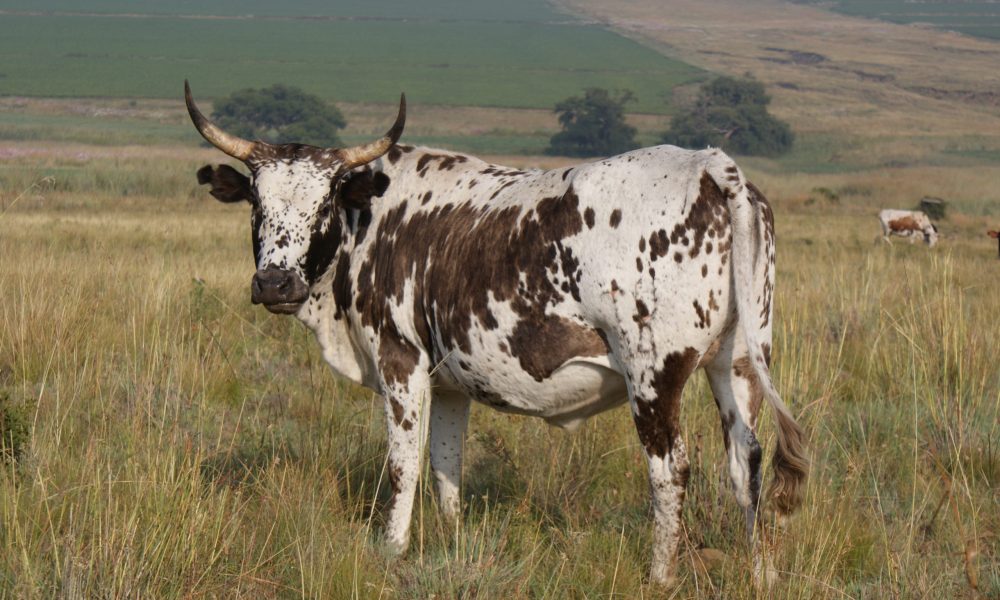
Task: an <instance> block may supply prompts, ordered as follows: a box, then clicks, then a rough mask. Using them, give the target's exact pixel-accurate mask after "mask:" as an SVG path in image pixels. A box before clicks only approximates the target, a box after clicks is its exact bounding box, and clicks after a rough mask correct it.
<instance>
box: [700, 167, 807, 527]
mask: <svg viewBox="0 0 1000 600" xmlns="http://www.w3.org/2000/svg"><path fill="white" fill-rule="evenodd" d="M713 152H714V153H713V154H712V156H711V159H710V161H709V167H708V169H707V171H708V174H709V175H710V176H711V177H712V179H714V180H715V183H716V184H717V185H718V186H719V189H721V190H722V193H723V194H724V195H725V197H726V199H727V203H728V205H729V214H730V219H731V226H732V230H733V247H732V253H731V255H730V256H731V260H732V263H733V278H734V280H735V285H736V290H735V291H736V307H737V315H738V317H739V323H740V328H741V329H742V330H743V333H744V335H745V336H746V345H747V351H748V353H749V356H748V358H749V360H750V364H752V365H753V369H754V372H755V374H756V375H757V382H758V383H759V385H760V387H761V392H762V393H763V395H764V397H765V398H767V402H768V404H770V405H771V412H772V414H773V415H774V419H775V423H776V425H777V432H778V445H777V448H775V450H774V459H773V461H772V469H773V471H774V477H773V479H772V480H771V484H770V487H769V488H768V495H769V496H770V498H771V503H772V506H773V507H774V508H775V509H777V510H778V511H779V512H780V513H784V514H788V513H791V512H793V511H794V510H795V509H796V508H798V506H799V504H801V501H802V494H803V491H804V488H805V481H806V475H807V473H808V471H809V459H808V457H807V456H806V436H805V432H804V431H803V430H802V427H800V426H799V424H798V423H797V422H796V421H795V417H793V416H792V413H791V412H790V411H789V410H788V407H787V406H785V403H784V402H782V400H781V397H780V396H779V395H778V391H777V390H776V389H775V388H774V383H773V382H772V381H771V373H770V371H769V369H768V364H767V360H766V359H765V358H764V352H763V348H762V347H761V342H760V340H759V339H758V332H759V331H760V330H761V328H762V319H763V317H764V315H763V314H762V312H761V311H760V310H757V309H755V307H754V300H753V298H754V293H753V289H754V288H755V281H754V279H755V278H754V265H755V264H756V263H757V262H758V261H767V260H769V257H768V256H767V252H766V249H765V244H764V241H763V240H761V239H756V238H758V236H760V235H762V232H763V229H764V225H763V223H759V222H758V221H757V220H758V219H760V217H759V216H758V214H757V209H756V208H755V207H754V205H753V203H752V202H751V199H750V194H751V190H750V189H749V187H748V184H747V180H746V178H744V176H743V173H742V171H740V169H739V167H737V166H736V164H735V163H734V162H733V161H732V159H730V158H729V157H727V156H726V155H725V154H723V153H722V152H719V151H713ZM764 264H766V263H764ZM771 276H772V277H773V274H772V275H771ZM768 318H769V316H768Z"/></svg>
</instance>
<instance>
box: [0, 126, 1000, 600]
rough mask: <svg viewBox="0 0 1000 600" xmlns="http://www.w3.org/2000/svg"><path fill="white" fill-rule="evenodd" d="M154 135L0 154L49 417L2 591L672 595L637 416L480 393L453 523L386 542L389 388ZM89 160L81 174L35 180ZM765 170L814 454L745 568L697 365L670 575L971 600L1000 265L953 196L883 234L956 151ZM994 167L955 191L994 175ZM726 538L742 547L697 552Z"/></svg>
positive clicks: (0, 371) (782, 330) (695, 581)
mask: <svg viewBox="0 0 1000 600" xmlns="http://www.w3.org/2000/svg"><path fill="white" fill-rule="evenodd" d="M13 147H21V146H18V145H14V146H13ZM32 147H35V146H32ZM149 150H150V153H149V154H148V155H145V156H143V157H142V158H138V157H135V156H134V155H130V154H129V153H128V152H127V150H125V149H117V148H109V147H100V146H97V147H94V146H91V147H88V146H78V147H74V148H60V147H59V146H52V147H49V148H48V149H47V151H45V152H36V153H35V154H29V153H22V154H21V155H19V156H11V155H9V156H8V158H7V159H6V160H7V163H8V165H9V166H10V167H12V168H11V169H7V170H5V171H4V173H5V177H6V178H7V179H6V182H7V185H5V187H4V189H3V191H0V255H2V256H3V257H4V268H3V269H0V289H3V290H4V292H3V295H4V301H3V303H0V395H2V396H3V398H4V405H5V408H6V410H7V412H8V414H12V415H15V416H17V415H20V417H21V419H22V421H23V422H26V423H28V424H30V427H29V431H30V435H29V436H28V439H27V442H26V443H25V445H24V453H23V455H22V456H21V457H20V459H19V460H18V461H17V462H8V463H6V465H5V467H4V468H3V470H2V473H0V595H3V596H6V597H12V598H13V597H17V598H45V597H53V596H58V595H63V596H66V597H94V596H103V597H181V596H183V597H214V596H223V597H274V598H279V597H300V596H304V597H317V598H329V597H337V598H340V597H345V598H346V597H362V598H369V597H370V598H377V597H382V598H386V597H393V598H414V597H430V596H432V595H435V594H436V595H437V597H444V598H451V597H466V598H474V597H481V598H496V597H517V598H520V597H536V598H566V597H570V598H573V597H576V598H583V597H588V598H589V597H622V598H638V597H660V596H662V595H664V594H662V593H661V592H659V591H657V590H654V589H651V588H649V587H648V586H646V584H644V583H643V581H644V579H643V578H644V575H645V573H646V570H647V568H648V555H647V548H648V544H649V528H648V524H649V517H648V503H647V491H646V480H645V477H646V476H645V465H644V462H643V461H644V459H643V457H642V454H641V448H640V447H639V444H638V443H637V441H636V437H635V433H634V430H633V427H632V425H631V421H630V419H629V416H628V414H627V411H625V410H616V411H613V412H611V413H608V414H606V415H602V416H601V417H599V418H597V419H595V420H593V421H592V422H590V423H588V424H587V425H585V427H584V429H583V430H582V431H581V432H578V433H577V434H574V435H567V434H564V433H562V432H558V431H552V430H550V429H548V428H546V426H545V425H544V424H543V423H542V422H541V421H536V420H529V419H523V418H518V417H511V416H505V415H501V414H499V413H496V412H493V411H490V410H487V409H480V408H479V407H477V408H476V409H475V410H474V412H473V423H472V426H471V430H470V431H471V436H470V438H469V440H468V441H467V451H468V452H469V457H470V458H469V463H468V465H467V469H466V476H465V482H464V492H463V497H464V501H465V504H466V508H465V512H464V521H463V522H464V524H463V526H462V528H461V529H459V530H457V531H449V530H448V529H447V528H446V527H445V526H444V525H443V524H442V523H441V522H440V521H439V520H438V516H437V512H436V510H435V508H434V506H433V505H434V500H433V497H432V495H431V494H430V492H429V490H423V491H421V493H420V508H419V510H418V511H417V517H416V519H417V520H416V522H415V532H414V536H415V538H414V548H413V550H412V551H411V553H410V554H409V555H408V556H407V557H406V558H405V559H403V560H401V561H389V560H387V559H386V558H385V557H384V555H383V554H382V553H381V550H380V546H379V542H378V540H379V535H380V532H381V522H382V521H381V519H382V518H383V515H384V503H385V501H386V500H387V482H386V478H385V473H384V427H383V418H384V417H383V416H382V414H381V402H380V401H379V400H378V399H377V398H376V397H374V396H373V395H372V394H371V393H370V392H367V391H364V390H362V389H360V388H355V387H352V386H349V385H345V384H344V383H342V382H340V381H338V380H337V379H335V378H334V377H333V376H331V375H330V373H329V372H328V370H327V369H326V367H325V366H324V364H323V362H322V360H321V357H320V356H319V353H318V351H317V348H316V345H315V343H314V342H313V341H312V339H311V337H310V335H309V334H307V332H306V331H305V330H304V329H303V328H302V327H301V326H299V325H297V324H296V323H295V322H293V321H292V320H291V319H287V318H278V317H274V316H271V315H269V314H268V313H266V312H264V311H263V310H261V309H259V307H252V306H251V305H250V304H249V302H248V301H247V281H248V278H249V276H250V274H251V273H252V270H253V266H252V264H251V261H250V250H249V232H248V227H247V215H246V214H245V213H246V211H245V210H244V209H243V208H241V207H232V206H224V205H221V204H219V203H216V202H214V201H212V200H210V199H208V198H207V197H206V196H205V194H204V192H203V190H198V189H196V187H195V185H194V183H193V181H192V178H191V173H192V172H193V171H194V169H195V168H197V167H198V166H200V164H202V163H203V162H204V161H205V160H208V159H210V158H215V156H214V151H211V150H192V151H191V152H178V151H176V150H171V149H169V148H166V149H164V148H161V149H155V148H154V149H149ZM83 152H92V153H93V154H91V155H89V156H83V155H82V154H81V153H83ZM526 160H528V159H521V162H522V163H525V161H526ZM74 161H84V162H83V165H85V168H80V169H78V170H77V175H76V176H71V177H67V176H66V175H58V174H57V175H55V176H54V179H53V180H46V181H42V182H40V183H39V184H38V185H36V186H34V187H28V185H27V184H29V183H30V181H31V180H32V178H35V177H38V176H41V175H43V174H45V173H48V172H50V171H49V170H51V169H53V168H57V167H71V166H73V164H74ZM529 162H530V161H529ZM75 164H76V166H80V167H82V166H83V165H81V164H80V163H79V162H76V163H75ZM761 166H767V165H761ZM14 172H16V173H19V175H18V177H19V178H21V179H16V180H15V179H14V178H13V175H12V173H14ZM751 175H752V176H753V177H754V179H756V180H757V181H758V182H759V183H760V185H761V186H762V187H763V188H764V189H765V190H768V193H769V195H770V196H771V197H772V199H773V200H774V204H775V207H776V213H777V218H778V235H779V238H778V239H779V280H778V281H779V283H778V292H777V293H778V296H777V306H778V315H777V318H776V323H777V324H778V328H777V330H776V339H775V348H776V355H777V357H778V358H777V366H776V376H777V381H778V386H779V388H780V389H781V390H782V391H783V393H784V395H785V397H786V398H787V399H788V401H789V402H790V403H791V405H792V406H793V408H794V410H795V412H796V413H798V414H799V415H801V417H802V421H803V422H804V423H805V425H806V427H807V429H808V430H809V432H810V437H811V440H812V450H811V451H812V455H813V458H814V463H815V470H814V474H813V477H812V479H811V480H810V484H809V491H808V497H807V501H806V504H805V509H804V511H803V512H802V513H801V514H800V515H799V516H798V517H796V519H795V520H793V521H792V522H791V523H790V525H789V526H788V528H787V531H786V533H785V534H784V536H783V538H782V539H783V540H784V541H782V542H781V543H779V544H777V545H775V546H774V547H773V548H772V552H773V553H774V559H775V562H776V564H777V566H778V568H779V569H780V570H781V571H782V573H783V576H782V580H781V582H780V583H779V584H778V586H777V587H776V588H775V589H774V590H772V591H771V592H769V593H765V592H763V591H754V589H753V587H752V586H750V585H749V570H748V565H747V561H746V559H745V556H744V555H745V548H744V546H743V542H742V541H741V536H740V535H739V530H740V524H739V523H740V519H741V517H740V516H739V512H738V509H737V507H736V505H735V503H734V502H733V501H732V500H731V497H730V495H729V494H728V492H727V490H726V487H725V484H724V483H723V479H724V463H723V460H722V456H723V450H722V443H721V439H720V436H719V435H718V417H717V415H716V411H715V409H714V405H713V403H712V401H711V397H710V395H709V393H708V390H707V386H706V384H705V382H704V380H703V378H702V377H701V376H700V375H699V376H698V377H696V378H695V380H694V381H693V382H692V385H691V386H690V388H689V389H688V390H687V392H686V394H685V399H684V408H683V426H684V431H685V437H686V441H687V443H688V446H689V448H691V449H692V455H693V461H692V462H693V476H692V479H691V486H690V488H689V502H688V504H687V509H686V513H685V522H686V530H685V531H686V533H685V541H684V545H683V550H682V556H681V569H682V582H681V584H680V587H679V588H677V589H676V590H674V591H673V592H672V593H671V594H666V596H667V597H681V598H683V597H726V598H733V597H770V598H803V597H808V598H820V597H831V598H833V597H837V598H842V597H853V598H874V597H885V596H886V595H893V596H896V597H926V598H955V597H961V596H962V595H963V594H966V593H967V590H968V589H969V586H968V583H967V581H966V575H965V569H966V562H965V561H964V559H963V553H964V551H965V549H966V548H967V547H968V548H972V549H975V550H976V552H977V553H978V555H977V559H976V561H975V562H971V563H969V564H970V566H969V568H970V569H972V572H973V573H974V574H975V576H976V577H977V581H978V585H979V587H980V589H981V590H982V591H983V592H984V593H985V594H987V595H989V594H997V593H1000V561H998V556H1000V538H998V537H997V534H998V532H1000V512H998V511H997V510H996V503H997V490H998V483H1000V447H998V445H997V443H996V440H997V439H998V435H1000V425H998V423H1000V414H998V401H1000V373H998V371H997V369H996V364H997V363H998V361H1000V343H998V341H997V338H996V336H995V335H994V333H995V328H994V327H993V323H994V321H995V315H996V313H997V310H998V308H1000V306H998V304H997V303H998V299H997V298H998V297H997V295H996V293H995V292H996V289H995V285H994V284H993V283H992V281H990V280H989V278H988V277H984V273H987V272H989V271H990V270H991V269H995V268H996V266H997V264H998V263H1000V261H998V260H997V259H996V257H995V249H994V248H993V247H992V245H991V244H990V242H991V241H990V240H988V239H986V238H985V236H982V235H981V231H982V228H983V227H984V225H985V224H986V221H984V220H983V219H982V218H981V217H975V216H970V214H968V213H975V212H976V210H977V209H976V207H974V206H967V205H965V204H964V202H957V203H956V205H955V206H953V209H954V217H953V218H952V219H951V220H950V221H947V222H944V223H942V230H943V232H944V233H945V234H946V235H947V237H946V239H945V241H944V242H943V243H942V244H941V247H939V248H937V249H934V250H931V251H928V250H927V249H925V248H923V247H921V246H910V245H908V244H900V243H897V244H895V245H893V246H891V247H889V246H874V245H873V244H872V239H873V237H874V235H875V230H876V223H875V219H874V217H873V216H872V214H871V211H870V209H869V208H868V206H869V204H870V203H871V198H872V197H885V196H888V197H890V198H893V199H892V200H891V201H893V202H901V201H905V199H907V198H908V197H909V195H908V194H909V193H910V192H909V189H899V185H898V184H899V182H900V181H906V180H909V181H911V182H912V185H913V186H914V188H918V189H919V188H921V187H926V186H930V185H931V182H932V181H935V180H939V179H941V178H942V176H943V175H944V176H946V172H944V173H943V172H935V171H933V170H930V171H920V172H915V171H913V172H910V171H897V172H891V173H889V172H885V173H880V172H871V173H868V174H864V175H858V174H842V173H841V174H827V175H815V174H813V175H798V176H789V175H788V174H769V173H768V171H766V170H764V169H762V168H759V167H758V166H751ZM997 175H1000V173H997V172H996V170H995V169H994V170H993V171H992V172H988V173H984V174H983V176H982V178H981V179H975V178H973V179H971V180H969V179H962V180H961V181H958V180H956V181H954V182H953V184H954V185H956V186H958V185H965V186H970V187H971V188H972V189H969V190H966V193H965V195H964V196H965V197H968V198H975V197H977V193H978V192H981V191H982V189H983V188H985V187H988V186H990V185H992V183H993V182H995V180H996V177H997ZM15 184H17V185H25V187H27V189H25V190H23V192H24V193H21V191H19V190H15V189H14V188H15ZM820 185H821V186H824V187H829V188H830V189H832V190H834V191H836V192H837V193H838V194H839V196H840V200H839V203H838V204H835V205H834V204H830V203H829V201H828V200H826V199H825V198H824V197H823V196H821V195H817V194H816V193H814V192H813V188H814V187H815V186H820ZM893 194H898V196H895V197H893ZM951 196H952V197H959V196H961V194H958V193H957V189H956V190H952V194H951ZM765 421H766V420H765ZM765 439H766V440H767V443H768V444H770V443H773V440H772V436H771V433H770V430H769V429H767V426H765ZM705 548H712V549H717V550H721V551H722V552H724V553H725V555H726V558H725V560H723V561H722V562H721V563H713V564H712V565H711V566H710V568H709V569H708V571H706V570H704V569H703V568H702V567H701V566H700V565H701V557H702V556H705V555H707V553H706V551H705V550H704V549H705Z"/></svg>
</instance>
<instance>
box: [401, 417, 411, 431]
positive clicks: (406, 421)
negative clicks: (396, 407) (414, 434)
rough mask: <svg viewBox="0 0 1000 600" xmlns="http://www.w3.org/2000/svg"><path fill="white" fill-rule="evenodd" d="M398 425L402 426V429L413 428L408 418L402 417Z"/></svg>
mask: <svg viewBox="0 0 1000 600" xmlns="http://www.w3.org/2000/svg"><path fill="white" fill-rule="evenodd" d="M400 427H402V428H403V431H409V430H411V429H413V422H412V421H410V420H409V419H403V422H402V423H401V424H400Z"/></svg>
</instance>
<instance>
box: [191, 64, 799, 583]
mask: <svg viewBox="0 0 1000 600" xmlns="http://www.w3.org/2000/svg"><path fill="white" fill-rule="evenodd" d="M184 92H185V102H186V104H187V108H188V112H189V114H190V116H191V119H192V121H193V123H194V125H195V127H196V128H197V130H198V131H199V133H201V135H202V136H203V137H204V138H205V139H206V140H208V141H209V142H210V143H211V144H213V145H214V146H216V147H217V148H218V149H219V150H221V151H223V152H224V153H226V154H227V155H229V156H231V157H233V158H236V159H238V160H240V161H242V162H243V163H244V164H245V165H246V167H247V168H248V169H249V171H250V174H251V176H250V177H247V176H245V175H243V174H241V173H239V172H238V171H237V170H236V169H233V168H232V167H228V166H221V167H212V166H206V167H204V168H202V169H201V170H200V171H199V174H198V180H199V181H200V182H204V183H208V184H209V185H210V186H211V190H212V192H211V193H212V195H213V196H215V197H216V198H218V199H219V200H221V201H224V202H237V201H247V202H248V203H249V205H250V213H251V217H250V221H251V234H252V239H253V254H254V261H255V264H256V268H257V271H256V273H255V274H254V275H253V278H252V280H251V286H250V287H251V301H252V302H254V303H259V304H262V305H264V307H265V308H266V309H267V310H269V311H271V312H272V313H277V314H289V315H295V316H296V317H297V318H298V319H299V320H300V321H302V322H303V323H304V324H305V325H306V326H307V327H309V328H310V329H311V330H312V331H313V332H314V333H315V335H316V339H317V340H318V342H319V344H320V346H321V347H322V352H323V357H324V359H325V360H326V361H327V362H328V363H329V365H330V366H331V367H332V369H333V370H334V371H335V372H336V373H338V374H340V375H341V376H343V377H345V378H347V379H349V380H351V381H354V382H356V383H359V384H361V385H364V386H367V387H369V388H371V389H373V390H375V391H377V392H378V393H379V394H380V395H381V396H382V397H383V398H384V408H385V415H386V426H387V429H388V462H387V465H388V475H389V482H390V485H391V488H392V499H391V502H390V505H389V509H388V516H387V519H386V525H385V541H386V544H387V546H388V547H389V549H390V550H391V551H392V552H393V553H395V554H397V555H398V554H402V553H404V552H405V551H406V549H407V545H408V543H409V531H410V520H411V512H412V509H413V503H414V493H415V491H416V489H417V478H418V475H419V473H420V470H421V461H422V454H423V451H424V447H425V445H429V453H430V463H431V470H432V472H433V477H434V478H435V480H436V488H437V493H438V495H439V498H440V506H441V507H442V509H443V512H444V513H445V515H446V517H447V518H448V519H450V520H455V519H457V518H458V516H459V513H460V488H459V481H460V476H461V469H462V442H463V439H464V436H465V431H466V427H467V423H468V418H469V410H470V404H471V402H473V401H474V402H479V403H481V404H483V405H486V406H489V407H492V408H495V409H497V410H500V411H504V412H508V413H514V414H520V415H531V416H537V417H541V418H543V419H545V420H546V421H547V422H548V423H549V424H551V425H554V426H557V427H562V428H566V429H574V428H576V427H578V426H579V425H580V424H581V423H582V422H583V421H584V420H586V419H587V418H588V417H590V416H592V415H595V414H597V413H599V412H602V411H605V410H608V409H610V408H613V407H615V406H619V405H621V404H624V403H626V402H627V403H628V405H629V406H630V408H631V414H632V418H633V420H634V424H635V428H636V431H637V433H638V438H639V441H640V442H641V445H642V448H643V450H644V452H645V455H646V458H647V465H648V473H649V482H650V489H651V497H652V505H653V531H654V535H653V549H652V559H651V568H650V580H651V581H652V582H655V583H658V584H666V583H668V582H670V581H671V580H672V579H673V577H674V575H675V562H676V554H677V546H678V539H679V536H680V533H681V520H680V519H681V506H682V502H683V500H684V495H685V487H686V484H687V480H688V472H689V466H688V457H687V451H686V448H685V444H684V440H683V437H682V436H681V430H680V418H679V416H680V402H681V392H682V390H683V388H684V384H685V382H686V381H687V379H688V378H689V377H690V376H691V374H692V373H693V372H694V371H695V370H696V369H698V368H703V369H705V371H706V373H707V374H708V379H709V382H710V385H711V389H712V392H713V395H714V397H715V402H716V404H717V405H718V408H719V414H720V417H721V422H722V433H723V439H724V442H725V446H726V449H727V456H728V461H727V464H728V471H729V476H730V479H731V482H732V486H733V489H734V491H735V496H736V500H737V502H738V504H739V505H740V506H741V507H742V510H743V514H744V517H745V521H746V533H747V535H748V536H749V537H750V540H751V542H752V541H753V540H754V539H755V536H754V530H755V527H756V526H757V525H758V524H759V520H760V518H761V517H760V515H761V512H760V511H759V510H758V505H759V503H760V495H761V494H760V487H761V462H762V451H761V447H760V444H759V443H758V439H757V436H756V434H755V430H756V419H757V414H758V411H759V409H760V407H761V404H762V403H763V402H764V401H765V400H766V402H767V403H768V404H769V405H770V407H771V412H772V414H773V415H774V418H775V420H776V423H777V428H776V429H777V447H776V449H775V452H774V458H773V463H772V464H773V467H772V469H773V473H774V477H773V481H772V482H771V484H770V488H769V495H770V498H771V500H772V505H773V506H774V508H775V511H776V512H778V513H779V514H780V515H784V514H787V513H791V512H792V511H793V510H794V509H795V508H796V507H797V506H798V505H799V504H800V502H801V498H802V493H803V489H804V485H803V484H804V481H805V478H806V475H807V469H808V459H807V456H806V452H805V444H806V440H805V434H804V432H803V430H802V428H801V427H800V426H799V425H798V423H796V421H795V418H794V417H793V416H792V413H791V412H790V411H789V409H788V408H787V407H786V405H785V404H784V403H783V402H782V400H781V398H780V397H779V395H778V393H777V391H776V390H775V387H774V385H773V383H772V380H771V375H770V372H769V364H770V359H771V356H770V355H771V346H770V343H771V329H772V326H773V321H772V310H773V309H772V301H773V297H774V251H775V234H774V222H773V217H772V212H771V209H770V206H769V205H768V202H767V200H766V199H765V197H764V195H763V194H762V193H761V192H760V190H758V189H757V188H756V187H755V186H754V185H753V184H751V183H750V182H749V181H747V180H746V178H745V177H744V175H743V172H742V171H741V170H740V168H739V167H738V166H737V165H736V164H735V163H734V162H733V161H732V160H731V159H730V158H729V157H728V156H726V155H725V154H724V153H722V152H721V151H720V150H717V149H707V150H701V151H688V150H682V149H680V148H675V147H672V146H657V147H653V148H645V149H641V150H636V151H633V152H629V153H626V154H622V155H620V156H615V157H612V158H608V159H605V160H599V161H596V162H591V163H587V164H582V165H579V166H575V167H568V168H562V169H556V170H551V171H538V170H520V169H513V168H508V167H502V166H498V165H493V164H489V163H487V162H484V161H482V160H480V159H478V158H475V157H473V156H470V155H467V154H462V153H457V152H449V151H445V150H437V149H431V148H422V147H414V146H408V145H399V144H398V143H397V142H398V140H399V137H400V135H401V134H402V130H403V126H404V123H405V114H406V110H405V97H401V99H400V106H399V112H398V115H397V117H396V121H395V123H394V124H393V125H392V127H391V128H390V129H389V131H388V132H387V133H386V134H385V135H384V136H383V137H382V138H380V139H378V140H376V141H374V142H371V143H368V144H364V145H360V146H356V147H350V148H344V149H338V148H318V147H314V146H307V145H302V144H270V143H265V142H261V141H248V140H245V139H242V138H239V137H237V136H234V135H232V134H230V133H227V132H225V131H223V130H222V129H220V128H219V127H217V126H216V125H215V124H213V123H212V122H211V121H210V120H208V119H207V118H206V117H205V116H204V115H203V114H202V113H201V112H200V111H199V110H198V108H197V106H196V105H195V103H194V100H193V99H192V96H191V91H190V88H189V87H188V85H187V82H185V90H184ZM428 432H429V433H428ZM426 435H429V441H427V440H426V437H425V436H426ZM752 547H753V548H755V550H754V551H753V552H754V556H755V564H756V568H755V569H754V572H755V573H756V574H757V576H760V575H764V576H765V577H767V578H768V579H770V578H771V575H773V572H772V571H771V570H770V569H769V567H767V566H766V565H765V564H764V563H763V561H762V559H761V558H760V556H761V554H760V552H759V550H757V549H756V548H759V544H753V545H752Z"/></svg>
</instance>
